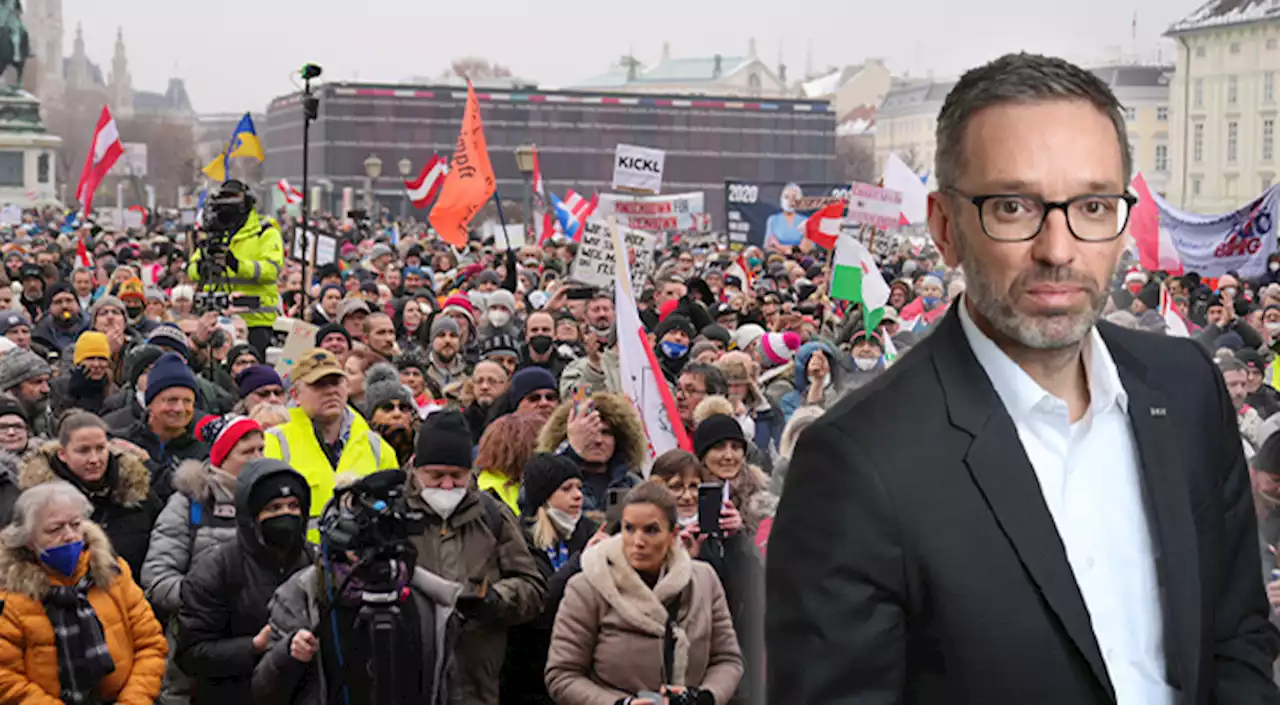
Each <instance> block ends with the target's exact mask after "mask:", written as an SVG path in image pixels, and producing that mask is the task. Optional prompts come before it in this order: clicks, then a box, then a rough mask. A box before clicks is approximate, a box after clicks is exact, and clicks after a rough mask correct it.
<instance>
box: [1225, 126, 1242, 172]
mask: <svg viewBox="0 0 1280 705" xmlns="http://www.w3.org/2000/svg"><path fill="white" fill-rule="evenodd" d="M1239 146H1240V123H1238V122H1236V121H1234V120H1232V121H1231V122H1229V123H1227V161H1228V162H1234V161H1235V160H1236V157H1237V156H1238V154H1237V152H1238V151H1239V150H1238V148H1239Z"/></svg>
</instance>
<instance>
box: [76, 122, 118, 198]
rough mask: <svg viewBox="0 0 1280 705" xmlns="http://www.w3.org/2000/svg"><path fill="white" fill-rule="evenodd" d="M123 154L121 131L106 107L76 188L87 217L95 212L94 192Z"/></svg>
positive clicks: (94, 132)
mask: <svg viewBox="0 0 1280 705" xmlns="http://www.w3.org/2000/svg"><path fill="white" fill-rule="evenodd" d="M123 154H124V145H122V144H121V143H120V130H118V129H117V128H116V121H115V118H113V117H111V111H110V110H108V109H107V106H105V105H104V106H102V114H101V115H99V116H98V126H97V128H95V129H94V131H93V146H92V147H90V148H89V153H88V154H87V155H85V160H84V170H83V171H81V172H80V184H79V185H78V186H76V200H77V201H80V203H81V204H82V206H83V210H84V213H85V215H88V214H89V213H91V212H92V211H93V192H94V191H97V190H98V186H99V185H101V184H102V180H103V179H105V178H106V177H107V172H109V171H111V167H112V165H114V164H115V163H116V160H117V159H119V158H120V157H121V155H123Z"/></svg>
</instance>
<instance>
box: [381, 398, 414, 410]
mask: <svg viewBox="0 0 1280 705" xmlns="http://www.w3.org/2000/svg"><path fill="white" fill-rule="evenodd" d="M378 409H379V410H380V411H403V412H406V413H408V412H409V411H412V409H411V408H410V407H408V406H406V405H405V403H404V402H402V401H400V400H398V399H392V400H391V401H388V402H383V403H381V404H379V405H378Z"/></svg>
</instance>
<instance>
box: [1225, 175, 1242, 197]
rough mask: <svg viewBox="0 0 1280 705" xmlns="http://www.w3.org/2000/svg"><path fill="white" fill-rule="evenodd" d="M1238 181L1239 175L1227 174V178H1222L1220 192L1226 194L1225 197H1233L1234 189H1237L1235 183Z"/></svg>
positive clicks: (1234, 194)
mask: <svg viewBox="0 0 1280 705" xmlns="http://www.w3.org/2000/svg"><path fill="white" fill-rule="evenodd" d="M1239 181H1240V177H1238V176H1236V175H1234V174H1229V175H1227V178H1225V179H1223V180H1222V192H1223V193H1222V195H1223V196H1226V197H1227V198H1235V197H1236V191H1237V189H1236V185H1237V184H1238V183H1239Z"/></svg>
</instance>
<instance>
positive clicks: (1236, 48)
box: [1231, 42, 1240, 54]
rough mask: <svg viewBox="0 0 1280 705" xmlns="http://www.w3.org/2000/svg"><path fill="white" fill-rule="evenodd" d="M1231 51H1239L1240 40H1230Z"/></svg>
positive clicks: (1235, 52) (1234, 52)
mask: <svg viewBox="0 0 1280 705" xmlns="http://www.w3.org/2000/svg"><path fill="white" fill-rule="evenodd" d="M1231 53H1232V54H1239V53H1240V42H1231Z"/></svg>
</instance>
